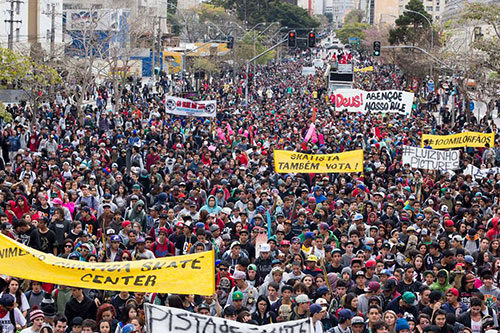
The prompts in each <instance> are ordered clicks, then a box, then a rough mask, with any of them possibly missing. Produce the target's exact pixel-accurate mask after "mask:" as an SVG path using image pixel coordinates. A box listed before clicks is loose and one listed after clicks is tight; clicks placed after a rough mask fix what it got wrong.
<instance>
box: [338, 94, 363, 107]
mask: <svg viewBox="0 0 500 333" xmlns="http://www.w3.org/2000/svg"><path fill="white" fill-rule="evenodd" d="M334 102H335V106H336V107H355V108H357V107H360V106H361V105H362V104H363V95H362V94H359V95H356V96H352V97H344V96H342V94H337V95H336V96H335V99H334Z"/></svg>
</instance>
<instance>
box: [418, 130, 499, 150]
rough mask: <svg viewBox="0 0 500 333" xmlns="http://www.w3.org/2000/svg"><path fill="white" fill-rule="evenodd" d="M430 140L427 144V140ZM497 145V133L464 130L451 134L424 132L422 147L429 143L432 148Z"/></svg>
mask: <svg viewBox="0 0 500 333" xmlns="http://www.w3.org/2000/svg"><path fill="white" fill-rule="evenodd" d="M426 140H429V142H428V143H427V144H425V141H426ZM486 143H489V145H490V147H494V146H495V133H478V132H463V133H458V134H451V135H431V134H422V147H424V146H426V145H428V146H430V147H431V148H432V149H450V148H460V147H485V145H486Z"/></svg>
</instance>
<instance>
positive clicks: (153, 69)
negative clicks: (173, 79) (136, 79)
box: [151, 16, 160, 79]
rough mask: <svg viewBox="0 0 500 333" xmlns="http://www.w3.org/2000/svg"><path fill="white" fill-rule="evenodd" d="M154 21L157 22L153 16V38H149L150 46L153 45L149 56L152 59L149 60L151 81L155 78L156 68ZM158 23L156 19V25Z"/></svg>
mask: <svg viewBox="0 0 500 333" xmlns="http://www.w3.org/2000/svg"><path fill="white" fill-rule="evenodd" d="M156 20H157V17H156V16H155V17H153V30H152V31H153V32H152V34H153V36H152V37H153V38H151V40H152V44H153V45H152V46H151V55H152V56H153V57H152V59H151V77H152V78H153V79H154V77H155V67H156V66H155V61H156V60H155V50H156V47H155V41H156V38H155V31H156V29H155V25H156ZM159 22H160V20H159V19H158V23H159Z"/></svg>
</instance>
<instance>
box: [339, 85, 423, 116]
mask: <svg viewBox="0 0 500 333" xmlns="http://www.w3.org/2000/svg"><path fill="white" fill-rule="evenodd" d="M330 100H331V102H332V103H333V104H334V105H335V108H336V109H337V110H346V109H347V111H349V112H362V113H367V112H372V113H377V112H391V113H400V114H404V115H409V114H410V113H411V109H412V106H413V93H411V92H407V91H399V90H380V91H364V90H360V89H337V90H335V92H334V93H333V95H332V96H331V97H330Z"/></svg>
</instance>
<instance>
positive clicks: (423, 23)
mask: <svg viewBox="0 0 500 333" xmlns="http://www.w3.org/2000/svg"><path fill="white" fill-rule="evenodd" d="M405 8H406V9H407V10H411V11H414V12H418V13H420V14H421V15H420V14H416V13H412V12H407V11H405V12H403V14H401V15H400V16H399V18H398V19H397V20H396V28H394V29H391V31H390V32H389V43H391V44H393V45H394V44H404V45H419V44H421V43H425V42H426V40H428V39H429V34H430V31H429V22H428V21H427V20H426V19H425V18H424V17H423V16H425V17H427V18H428V19H429V21H430V22H432V16H431V15H430V14H429V13H427V12H426V11H425V8H424V5H423V3H422V1H420V0H410V1H409V2H408V4H407V5H406V7H405ZM422 15H423V16H422Z"/></svg>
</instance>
